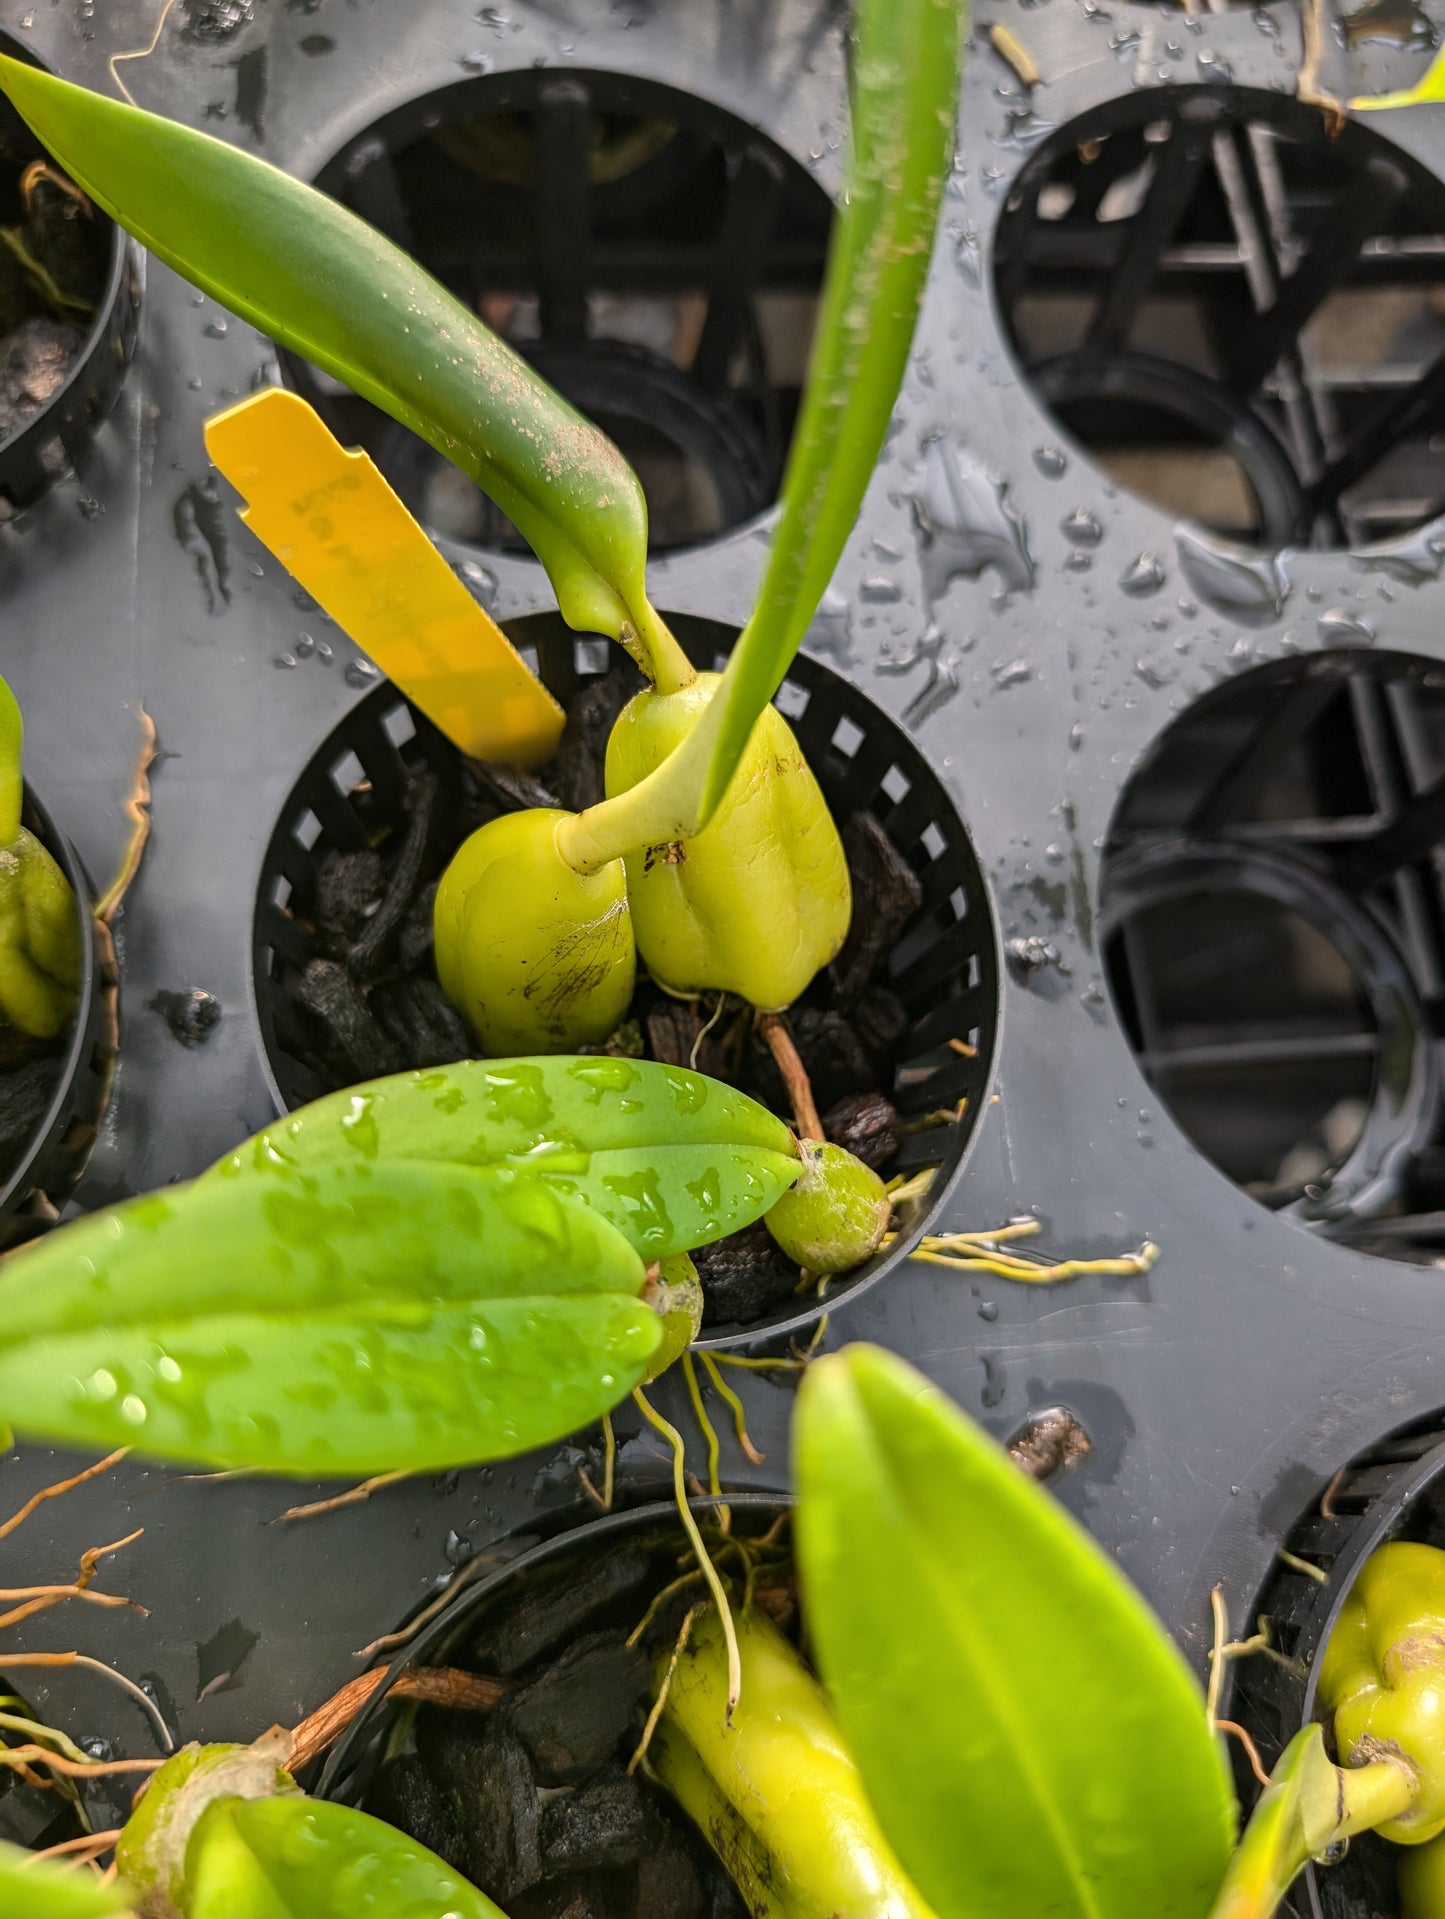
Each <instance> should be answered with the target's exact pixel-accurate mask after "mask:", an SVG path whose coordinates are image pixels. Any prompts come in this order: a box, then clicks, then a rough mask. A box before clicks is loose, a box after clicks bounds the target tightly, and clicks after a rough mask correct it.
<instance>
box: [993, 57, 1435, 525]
mask: <svg viewBox="0 0 1445 1919" xmlns="http://www.w3.org/2000/svg"><path fill="white" fill-rule="evenodd" d="M1442 236H1445V186H1442V185H1441V183H1440V182H1439V181H1438V180H1437V179H1435V177H1434V176H1433V175H1432V174H1431V173H1429V172H1428V171H1427V170H1426V169H1425V168H1424V167H1423V166H1422V165H1421V164H1420V163H1419V162H1418V161H1416V160H1414V159H1412V158H1411V157H1410V156H1409V155H1407V154H1405V153H1404V152H1402V151H1401V150H1400V149H1398V148H1396V147H1394V146H1393V145H1391V144H1390V143H1389V142H1387V141H1386V140H1384V139H1382V138H1381V137H1380V136H1379V135H1378V134H1377V133H1375V132H1373V131H1372V130H1371V129H1369V128H1367V127H1365V126H1362V125H1361V124H1360V123H1359V122H1358V121H1352V122H1351V123H1350V124H1349V125H1348V126H1347V127H1346V128H1345V130H1344V132H1343V133H1342V135H1341V136H1340V138H1339V139H1333V138H1331V137H1330V135H1329V134H1328V132H1327V131H1326V129H1325V126H1324V123H1323V121H1322V120H1321V118H1320V115H1319V114H1318V113H1317V112H1316V111H1315V110H1313V109H1312V108H1308V107H1306V106H1304V105H1303V103H1301V102H1299V101H1296V100H1294V99H1293V98H1290V97H1288V96H1284V95H1279V94H1265V93H1256V92H1251V91H1248V90H1246V89H1242V88H1230V89H1228V90H1225V89H1222V88H1210V87H1173V88H1170V89H1169V90H1168V91H1167V92H1158V91H1154V92H1142V93H1130V94H1126V95H1123V96H1121V97H1119V98H1118V99H1115V100H1111V101H1109V102H1108V103H1107V104H1106V105H1104V106H1101V107H1098V108H1096V109H1093V110H1092V111H1091V112H1089V113H1087V114H1084V115H1082V116H1081V117H1080V118H1078V119H1076V120H1072V121H1070V122H1069V124H1068V125H1067V126H1066V127H1064V128H1061V129H1060V130H1059V131H1058V132H1057V133H1055V134H1053V135H1051V136H1050V138H1049V140H1048V141H1047V142H1046V143H1045V144H1044V145H1042V146H1041V147H1040V148H1038V150H1037V151H1036V152H1034V153H1033V154H1032V155H1031V156H1030V158H1029V160H1028V162H1027V163H1026V165H1025V166H1024V167H1023V169H1022V171H1021V172H1020V174H1019V176H1018V178H1017V180H1016V181H1015V183H1014V187H1013V190H1012V192H1011V194H1010V197H1009V201H1008V205H1007V207H1006V209H1005V212H1004V215H1003V218H1002V219H1001V221H1000V223H999V228H998V236H997V242H996V249H995V259H996V273H997V285H998V292H999V298H1000V302H1001V305H1002V307H1003V310H1004V314H1005V320H1006V324H1007V327H1008V329H1009V332H1010V335H1011V337H1012V341H1013V345H1014V350H1015V352H1016V353H1017V355H1018V357H1019V359H1020V361H1021V362H1022V365H1023V368H1024V372H1025V377H1026V379H1027V380H1028V381H1029V383H1030V384H1031V385H1032V386H1033V388H1034V390H1035V392H1036V393H1037V394H1038V396H1039V398H1040V399H1041V400H1042V402H1043V404H1044V405H1045V406H1046V407H1047V408H1048V409H1049V410H1050V412H1052V413H1053V414H1054V416H1055V417H1056V418H1057V419H1058V420H1059V422H1060V423H1061V424H1062V425H1063V426H1064V427H1065V428H1066V429H1067V430H1068V431H1069V432H1070V433H1071V434H1072V435H1073V436H1074V438H1075V439H1076V440H1078V441H1079V442H1081V443H1082V445H1083V446H1084V447H1085V448H1086V449H1087V450H1088V452H1089V453H1090V454H1091V455H1092V456H1093V457H1094V459H1095V460H1097V461H1098V463H1099V465H1100V466H1102V467H1103V468H1104V469H1105V471H1106V472H1107V473H1108V474H1109V475H1110V477H1111V478H1113V479H1115V480H1116V481H1118V482H1119V483H1121V484H1122V485H1124V486H1127V487H1128V488H1129V489H1130V490H1131V491H1132V492H1134V493H1137V494H1139V495H1141V496H1142V497H1143V498H1145V499H1147V500H1150V501H1153V502H1154V503H1155V504H1157V505H1159V506H1162V507H1163V508H1165V510H1166V511H1168V512H1170V513H1172V514H1175V515H1185V516H1187V517H1189V518H1191V519H1194V520H1199V521H1202V522H1203V523H1204V524H1206V525H1208V526H1211V527H1213V528H1215V529H1216V530H1217V531H1218V532H1220V533H1222V534H1225V535H1227V536H1228V537H1230V538H1232V539H1235V540H1240V541H1244V542H1249V543H1254V544H1258V545H1261V546H1281V545H1284V544H1287V543H1291V542H1300V543H1305V544H1310V545H1313V546H1316V547H1319V546H1326V547H1339V546H1353V545H1357V544H1361V543H1365V542H1372V541H1379V540H1385V539H1390V538H1395V537H1398V536H1400V535H1402V534H1404V533H1407V532H1409V531H1410V530H1411V529H1412V528H1414V527H1418V526H1420V525H1422V524H1424V523H1425V522H1427V521H1428V520H1431V519H1433V518H1434V517H1435V516H1436V515H1438V514H1439V513H1440V511H1441V509H1442V507H1445V265H1442V248H1445V239H1442Z"/></svg>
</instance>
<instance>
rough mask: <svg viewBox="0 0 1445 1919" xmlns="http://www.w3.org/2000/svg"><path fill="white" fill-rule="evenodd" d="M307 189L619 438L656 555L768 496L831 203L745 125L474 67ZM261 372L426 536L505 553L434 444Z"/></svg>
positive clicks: (506, 535)
mask: <svg viewBox="0 0 1445 1919" xmlns="http://www.w3.org/2000/svg"><path fill="white" fill-rule="evenodd" d="M316 184H317V185H318V186H319V187H321V188H322V189H323V190H324V191H325V192H327V193H330V194H332V195H334V196H335V197H336V198H337V199H339V200H341V201H342V202H343V203H344V204H345V205H347V206H350V207H351V208H353V209H354V210H355V211H356V212H357V213H359V214H361V215H362V217H363V218H365V219H367V220H369V221H370V222H371V223H372V224H373V225H374V226H377V227H379V228H380V229H381V230H382V231H383V232H384V233H386V234H387V235H388V237H389V238H391V239H393V240H394V241H395V242H396V243H397V244H398V245H399V246H401V247H403V248H405V250H406V251H407V252H409V253H411V254H412V255H413V256H414V257H415V258H416V259H417V260H419V261H420V262H421V263H422V265H424V266H425V267H426V268H427V269H428V271H430V272H431V273H433V274H434V275H435V276H436V277H437V278H438V279H439V280H441V281H442V282H443V284H444V285H446V286H447V287H448V288H450V289H451V291H453V292H454V293H455V294H456V295H457V296H458V297H459V298H460V299H461V300H462V301H463V303H464V304H466V305H467V306H469V307H471V308H472V309H473V310H474V311H478V312H480V313H481V314H482V315H483V317H484V318H486V319H487V320H488V322H489V324H491V325H493V326H494V327H496V328H497V330H498V331H500V332H501V333H502V334H503V335H504V337H505V338H507V339H508V340H509V341H510V342H511V343H512V344H513V345H514V346H516V347H517V348H518V350H519V351H520V352H522V353H523V354H524V355H525V356H526V357H527V358H528V359H529V360H530V361H531V362H532V363H533V365H534V366H535V367H536V368H537V370H538V371H539V372H540V373H541V374H542V375H543V377H544V378H545V379H546V380H548V381H549V382H550V383H551V384H552V385H553V386H555V387H556V388H557V389H558V391H559V392H561V393H562V394H564V395H565V397H566V398H567V399H569V400H570V401H571V402H572V403H573V404H574V405H575V406H577V407H578V408H580V409H581V411H582V412H583V413H585V414H587V416H588V417H589V418H590V419H592V420H594V421H595V422H596V424H597V425H599V426H600V427H601V428H602V430H603V431H604V432H605V433H606V434H607V435H608V436H609V438H611V439H612V440H613V441H614V442H615V443H616V445H617V446H618V447H619V448H620V449H621V451H622V453H623V455H624V457H625V458H626V459H627V461H628V463H629V464H630V465H631V466H632V467H633V469H634V470H635V471H636V473H637V475H638V477H639V479H640V481H641V483H642V486H643V490H644V492H645V493H646V495H647V501H648V521H649V527H650V538H651V542H652V545H653V548H654V550H659V549H663V548H671V549H679V548H686V547H691V546H696V545H698V544H699V543H701V542H703V541H706V540H710V539H714V538H716V537H717V536H718V535H720V534H722V533H724V532H726V531H727V530H728V529H729V528H732V527H736V526H741V525H744V524H746V523H747V522H748V521H749V520H751V519H754V518H755V517H756V516H757V515H758V514H759V513H761V512H762V511H764V510H765V509H766V508H767V507H768V506H769V505H770V504H771V503H772V501H773V500H774V499H775V498H776V497H777V489H778V483H779V480H780V477H781V474H782V470H783V461H784V458H785V457H786V453H787V446H788V440H789V437H790V435H791V433H792V429H793V423H794V419H795V416H796V413H797V407H798V400H799V392H800V379H801V373H802V369H803V366H804V364H805V361H806V352H807V342H808V338H809V335H810V331H811V327H812V321H813V309H814V306H815V303H816V297H817V292H818V287H819V285H820V283H821V278H822V268H823V259H824V254H825V250H826V246H827V237H828V230H829V224H830V221H831V217H832V208H831V205H830V202H829V200H828V196H827V194H826V193H825V192H824V190H823V188H822V187H821V186H820V185H819V183H818V182H817V181H816V180H815V179H814V178H813V177H812V176H811V174H810V173H809V171H808V169H807V168H806V167H805V166H803V165H802V164H800V162H799V161H798V160H796V159H794V158H792V157H790V156H789V155H788V154H787V153H786V152H785V151H784V150H783V148H782V147H780V146H778V145H777V144H775V143H774V142H773V141H772V140H769V139H768V138H766V137H765V136H764V135H763V134H762V133H761V132H760V131H759V130H758V129H757V128H755V127H753V126H751V125H749V124H748V123H747V122H745V121H743V120H740V119H737V118H736V117H735V116H734V115H733V114H731V113H728V112H725V111H723V110H722V109H721V108H719V107H717V106H716V105H713V104H711V103H709V102H708V101H707V100H705V99H703V98H702V97H700V96H698V95H696V94H693V93H689V92H683V91H680V90H678V89H677V88H675V87H671V86H660V85H658V84H657V83H656V82H655V81H648V80H644V79H641V78H638V77H634V76H631V75H627V74H621V73H611V72H591V71H585V70H581V69H576V68H574V69H572V70H571V71H569V72H567V73H565V74H564V73H557V72H553V71H550V70H548V69H547V68H544V67H541V66H537V67H525V66H524V67H521V68H518V69H514V70H512V71H507V72H497V73H490V72H487V71H485V70H481V69H479V70H478V71H477V72H475V73H474V74H473V76H472V77H470V78H468V79H465V80H459V81H457V82H455V83H454V84H453V85H451V86H448V87H443V88H441V89H440V90H439V91H435V92H431V93H426V94H423V95H421V96H419V97H418V98H416V99H414V100H408V101H406V102H405V103H404V104H402V105H400V106H397V107H395V108H394V109H393V110H392V111H390V112H388V113H387V114H385V115H384V116H383V117H382V118H381V119H380V120H377V121H375V122H373V123H372V124H371V125H370V126H368V127H366V128H365V129H364V130H362V131H361V132H359V133H357V134H355V135H354V136H353V138H352V139H350V140H349V141H348V143H347V145H346V146H345V147H344V148H343V149H342V150H341V151H340V152H339V153H338V154H336V155H335V156H334V157H333V158H332V159H331V160H329V161H328V162H327V164H326V166H325V167H323V169H322V170H321V172H320V174H319V175H318V176H317V182H316ZM281 360H282V366H283V368H284V370H285V375H286V378H287V380H288V381H289V383H290V384H292V385H293V386H295V387H296V389H297V390H298V391H299V392H301V393H302V394H304V395H305V396H306V397H307V398H308V399H309V400H311V401H312V402H313V404H314V405H316V406H317V408H318V409H319V411H320V412H321V413H322V415H323V417H324V418H325V419H326V420H327V422H328V424H330V425H331V426H332V427H333V429H334V430H335V432H336V433H337V434H338V435H339V437H340V438H341V439H343V440H344V441H345V442H346V444H347V445H359V446H364V447H365V448H366V449H367V451H368V452H370V453H371V455H372V457H373V458H374V459H375V460H376V462H377V464H378V466H379V467H380V468H381V470H382V472H383V473H384V474H385V476H386V478H387V479H388V480H389V481H390V482H391V484H392V485H393V486H394V487H395V488H396V490H397V491H398V493H399V494H400V495H401V497H402V498H403V499H404V500H405V501H406V503H407V505H408V506H409V507H411V509H412V511H413V512H415V513H416V514H417V515H418V517H420V518H421V519H422V520H423V521H424V522H425V523H426V524H427V525H428V526H431V527H433V528H435V529H436V530H437V531H438V532H440V533H442V534H445V535H446V536H448V537H449V538H452V539H457V540H463V541H466V542H468V543H469V544H471V545H474V546H477V547H481V548H485V549H488V550H491V551H496V550H503V551H512V552H522V551H525V550H526V549H525V543H524V542H523V541H522V539H521V537H520V535H519V534H518V533H517V532H516V529H515V528H514V527H512V526H511V524H510V522H509V521H508V520H507V519H506V518H505V516H504V515H503V514H502V513H501V512H500V510H499V509H498V508H496V507H495V506H493V505H492V504H491V502H490V501H488V500H487V499H486V497H485V495H483V494H482V493H480V492H479V491H478V490H477V488H476V487H475V486H474V485H473V484H472V483H471V482H470V481H468V480H466V479H465V478H463V477H462V476H460V475H458V473H457V472H456V470H455V468H453V467H451V466H450V465H449V464H448V463H447V462H446V461H445V460H444V459H443V458H442V456H441V455H440V454H438V453H437V452H435V450H434V449H433V448H431V447H429V446H427V445H426V444H425V443H424V442H423V441H421V440H419V439H417V438H416V436H415V435H414V434H412V433H411V432H410V431H408V430H407V429H406V428H404V427H401V426H398V425H397V424H396V422H395V421H393V420H391V419H389V418H387V417H386V416H385V415H384V414H381V413H379V412H378V411H377V409H376V408H375V407H373V406H371V405H370V404H369V403H368V402H367V401H365V400H361V399H358V398H357V396H356V395H355V394H353V393H351V392H349V391H348V390H347V389H345V388H344V387H341V386H340V385H339V384H338V383H337V382H336V381H335V380H332V379H329V378H328V377H327V376H325V375H323V374H320V373H318V371H317V370H316V368H314V367H312V366H310V365H308V364H307V363H306V362H305V361H303V360H302V359H300V358H299V357H298V356H297V355H295V354H293V353H283V354H282V356H281Z"/></svg>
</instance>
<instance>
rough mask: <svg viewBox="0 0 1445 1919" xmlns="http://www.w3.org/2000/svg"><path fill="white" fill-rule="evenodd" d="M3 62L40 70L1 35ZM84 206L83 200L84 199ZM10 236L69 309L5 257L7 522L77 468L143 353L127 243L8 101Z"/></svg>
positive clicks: (3, 187)
mask: <svg viewBox="0 0 1445 1919" xmlns="http://www.w3.org/2000/svg"><path fill="white" fill-rule="evenodd" d="M0 52H4V53H7V54H9V55H10V56H11V57H12V58H14V59H16V60H24V61H26V62H27V63H28V64H30V65H32V66H35V65H38V64H39V62H37V61H36V59H35V56H34V54H33V53H32V52H31V51H30V50H29V48H27V47H25V46H23V45H22V44H21V43H20V42H19V41H18V40H15V39H13V38H12V37H11V36H10V35H9V34H7V33H4V32H3V31H0ZM77 196H78V197H77ZM0 227H4V228H5V229H7V231H9V232H11V233H13V234H15V235H16V236H17V238H18V239H19V241H20V242H21V244H22V245H23V246H24V247H25V250H26V252H27V254H28V255H30V256H33V257H34V258H35V260H36V263H37V265H38V266H41V267H44V268H45V269H46V270H47V271H48V272H49V275H50V278H51V280H52V281H53V282H54V283H55V284H57V286H58V287H59V289H60V291H61V292H62V293H63V294H64V295H65V296H66V297H67V300H68V301H73V302H75V303H77V304H75V305H73V306H72V305H66V306H63V307H61V308H60V309H58V310H57V308H56V306H55V305H54V304H53V303H52V302H51V301H50V300H48V299H47V298H46V297H45V296H44V295H43V294H42V293H41V292H40V290H39V288H38V286H37V284H36V276H35V275H34V274H33V273H31V272H29V271H28V270H27V268H26V267H25V266H24V264H23V263H22V262H21V260H20V257H19V254H18V252H17V251H16V249H15V248H14V247H13V246H12V247H7V248H6V249H5V252H4V257H3V259H0V521H4V520H6V519H9V518H10V517H11V516H12V515H13V514H14V513H15V512H17V511H18V510H20V509H21V508H23V507H26V506H30V505H32V504H33V503H34V501H36V500H37V499H39V498H40V496H41V494H43V493H44V492H45V491H46V490H47V489H48V488H49V487H50V486H52V485H53V484H54V482H55V481H56V480H57V479H59V478H60V477H61V476H62V475H63V474H64V473H65V472H67V471H68V470H69V469H70V468H71V467H73V466H75V465H76V464H77V463H78V462H79V460H80V458H81V456H82V455H83V453H84V452H85V449H86V448H87V447H88V446H89V445H90V442H91V440H92V439H93V438H94V436H95V432H96V429H97V427H98V426H99V425H100V423H101V421H102V420H104V418H105V416H106V414H107V413H108V412H109V411H110V408H111V405H112V403H113V402H114V400H115V397H116V395H117V394H118V393H119V391H120V386H121V382H122V380H123V379H124V378H125V371H126V368H127V366H128V365H129V363H130V358H131V354H132V352H133V351H134V348H135V339H136V325H137V315H138V309H139V301H140V281H139V275H138V271H137V267H136V260H135V254H134V252H133V250H132V248H131V246H130V243H129V242H128V241H127V239H126V237H125V235H124V234H123V233H122V232H121V231H120V229H119V228H118V227H116V226H115V225H114V224H113V223H112V222H111V221H110V220H108V219H107V218H106V216H105V215H104V214H103V213H101V212H100V211H99V210H98V209H96V208H95V207H93V206H92V205H91V204H90V202H89V201H88V200H86V199H85V197H84V196H83V195H79V193H78V189H77V188H75V187H74V186H73V185H72V184H71V183H70V182H69V181H68V180H67V179H65V177H64V175H62V174H61V173H60V171H59V169H58V168H56V167H55V165H54V163H53V162H52V161H51V160H50V158H49V155H48V154H47V153H46V151H45V149H44V147H42V146H41V144H40V142H39V141H38V140H37V139H36V138H35V136H34V134H33V133H31V131H30V129H29V128H28V127H27V126H26V124H25V122H24V121H23V120H22V119H21V117H20V115H19V113H18V112H17V110H16V109H15V108H14V107H13V106H12V105H11V104H10V101H9V100H8V99H5V98H3V97H0Z"/></svg>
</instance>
